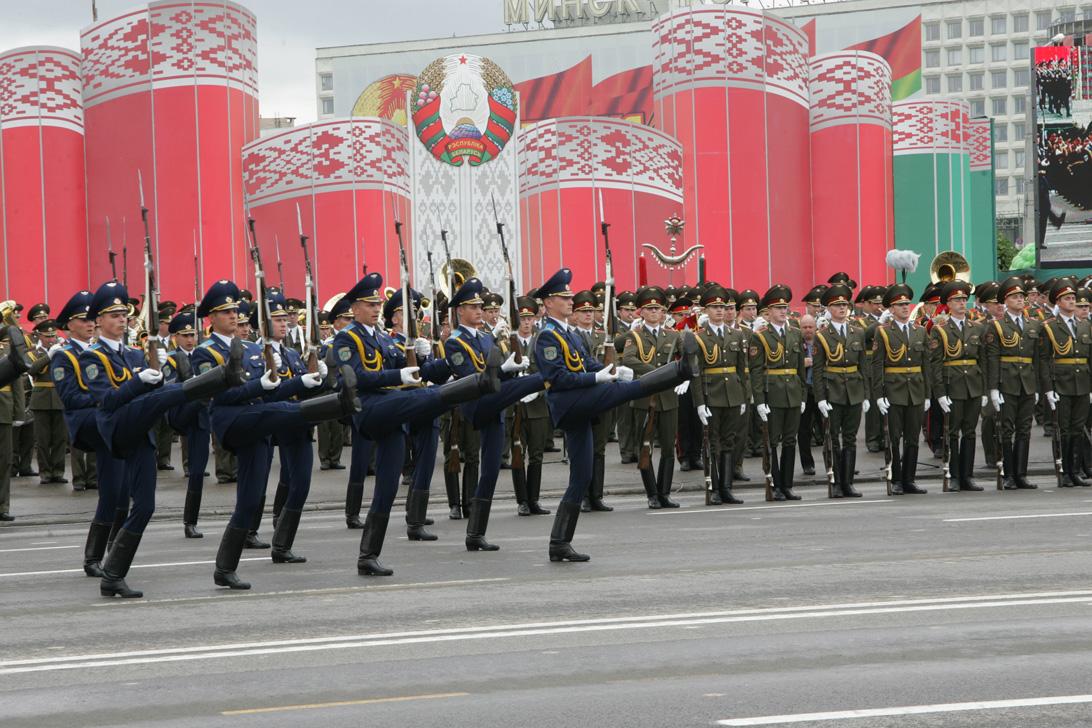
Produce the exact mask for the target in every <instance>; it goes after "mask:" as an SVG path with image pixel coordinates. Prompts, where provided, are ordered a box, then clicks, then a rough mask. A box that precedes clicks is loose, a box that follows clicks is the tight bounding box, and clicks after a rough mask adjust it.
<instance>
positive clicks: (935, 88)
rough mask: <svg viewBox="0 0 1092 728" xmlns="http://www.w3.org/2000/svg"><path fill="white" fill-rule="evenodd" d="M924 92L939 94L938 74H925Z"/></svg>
mask: <svg viewBox="0 0 1092 728" xmlns="http://www.w3.org/2000/svg"><path fill="white" fill-rule="evenodd" d="M925 93H927V94H939V93H940V77H939V76H927V77H926V78H925Z"/></svg>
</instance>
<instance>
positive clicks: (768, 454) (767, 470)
mask: <svg viewBox="0 0 1092 728" xmlns="http://www.w3.org/2000/svg"><path fill="white" fill-rule="evenodd" d="M759 336H761V334H759ZM764 376H765V379H766V383H765V387H764V389H763V392H764V393H765V396H764V398H763V399H764V400H765V401H766V402H769V401H770V377H769V375H768V374H767V375H764ZM758 421H759V429H761V430H762V477H763V478H765V480H766V501H767V502H770V501H774V500H776V496H775V495H774V477H773V468H774V453H773V447H772V446H771V445H770V422H769V415H767V416H766V419H762V418H761V417H759V418H758Z"/></svg>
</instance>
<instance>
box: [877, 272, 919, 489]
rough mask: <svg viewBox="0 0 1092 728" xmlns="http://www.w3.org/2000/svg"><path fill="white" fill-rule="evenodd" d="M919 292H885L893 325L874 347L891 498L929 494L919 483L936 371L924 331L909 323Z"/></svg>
mask: <svg viewBox="0 0 1092 728" xmlns="http://www.w3.org/2000/svg"><path fill="white" fill-rule="evenodd" d="M913 297H914V291H913V290H912V289H911V288H910V286H908V285H906V284H903V283H897V284H895V285H893V286H890V287H889V288H888V289H887V292H886V293H884V297H883V303H884V306H886V307H887V308H889V309H890V310H891V320H890V321H888V322H887V323H886V324H882V325H881V326H880V327H879V328H878V329H877V330H876V335H875V337H874V344H873V348H872V381H873V387H872V394H873V396H875V397H876V406H877V407H878V408H879V410H880V414H881V415H883V416H884V417H886V418H887V428H888V432H889V433H890V439H891V455H892V457H891V473H892V475H891V493H892V495H903V494H924V493H926V492H927V491H926V490H925V488H919V487H918V486H917V484H916V482H915V481H916V480H917V468H918V441H919V438H920V437H921V424H922V420H923V418H924V417H925V413H926V412H928V411H929V402H930V399H931V397H932V389H931V382H932V376H931V373H932V372H931V367H930V364H929V357H928V353H927V338H928V335H927V334H926V333H925V328H924V327H923V326H918V325H917V324H915V323H914V322H913V321H911V320H910V308H911V303H912V301H913Z"/></svg>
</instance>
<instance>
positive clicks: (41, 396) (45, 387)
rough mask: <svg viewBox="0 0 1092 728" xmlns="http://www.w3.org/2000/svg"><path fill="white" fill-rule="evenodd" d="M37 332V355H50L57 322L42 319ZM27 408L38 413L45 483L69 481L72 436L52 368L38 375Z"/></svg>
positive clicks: (38, 440) (36, 432) (41, 472)
mask: <svg viewBox="0 0 1092 728" xmlns="http://www.w3.org/2000/svg"><path fill="white" fill-rule="evenodd" d="M34 334H35V337H36V338H37V340H38V343H37V345H36V346H35V347H34V356H35V358H38V357H48V354H47V352H48V351H49V350H50V348H52V347H53V346H54V345H55V344H56V343H57V322H56V321H54V320H53V319H49V318H47V319H45V320H43V321H39V322H38V323H37V324H36V325H35V326H34ZM27 409H29V410H30V411H31V412H32V413H33V414H34V442H35V445H36V446H37V451H38V474H39V475H40V476H41V484H42V485H47V484H49V483H61V484H64V483H67V482H68V479H67V478H65V477H64V468H65V451H66V449H67V445H68V437H67V435H66V434H65V425H64V414H63V409H64V408H63V406H62V405H61V399H60V397H59V396H57V390H56V388H55V387H54V384H53V379H52V378H51V374H50V371H49V368H48V367H46V368H45V369H42V370H41V372H39V373H38V374H37V375H35V376H34V386H33V389H32V390H31V393H30V401H29V402H28V405H27Z"/></svg>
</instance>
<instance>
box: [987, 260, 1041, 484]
mask: <svg viewBox="0 0 1092 728" xmlns="http://www.w3.org/2000/svg"><path fill="white" fill-rule="evenodd" d="M997 297H998V299H999V300H1001V301H1003V302H1004V305H1005V312H1004V314H1002V315H1001V316H1000V317H999V318H997V319H994V320H993V321H992V322H991V325H990V326H987V327H986V334H985V340H986V383H987V386H988V388H989V397H990V401H991V402H992V403H993V406H994V408H995V409H997V410H998V411H999V412H1000V413H1001V414H1000V420H999V424H1000V426H1001V456H1002V462H1003V467H1004V470H1005V481H1004V487H1005V489H1006V490H1016V489H1018V488H1020V489H1031V488H1035V485H1033V484H1032V483H1029V482H1028V479H1027V474H1028V450H1029V449H1030V448H1031V423H1032V417H1033V415H1034V410H1035V403H1036V402H1037V401H1038V400H1039V394H1038V385H1039V382H1038V371H1039V336H1040V334H1041V333H1042V332H1041V326H1042V324H1041V323H1040V322H1039V321H1037V320H1035V319H1029V318H1027V317H1025V316H1024V301H1025V298H1024V281H1023V279H1022V278H1020V277H1019V276H1011V277H1009V278H1006V279H1005V280H1004V281H1002V282H1001V286H1000V289H999V290H998V293H997Z"/></svg>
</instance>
